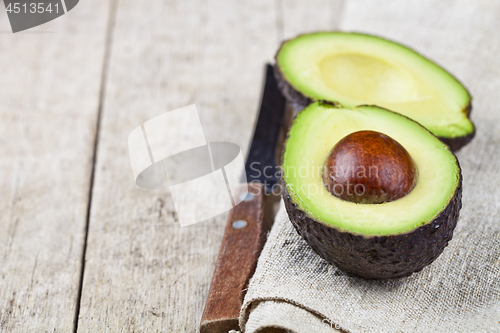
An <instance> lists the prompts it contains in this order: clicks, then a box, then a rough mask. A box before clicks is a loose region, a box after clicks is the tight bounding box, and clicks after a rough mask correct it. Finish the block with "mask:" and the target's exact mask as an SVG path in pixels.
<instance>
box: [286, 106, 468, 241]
mask: <svg viewBox="0 0 500 333" xmlns="http://www.w3.org/2000/svg"><path fill="white" fill-rule="evenodd" d="M361 130H372V131H377V132H381V133H384V134H386V135H388V136H390V137H391V138H393V139H394V140H396V141H397V142H399V143H400V144H401V145H402V146H403V147H404V148H405V149H406V150H407V151H408V153H409V154H410V156H411V157H412V159H413V161H414V162H415V165H416V169H417V172H418V178H417V182H416V185H415V187H414V188H413V190H412V191H411V192H410V193H409V194H407V195H406V196H404V197H402V198H400V199H397V200H395V201H391V202H385V203H381V204H356V203H352V202H349V201H344V200H342V199H339V198H337V197H335V196H334V195H332V194H331V193H330V192H328V190H327V189H326V187H325V184H324V183H323V178H322V172H323V167H324V164H325V162H326V160H327V157H328V155H329V153H330V151H331V149H332V148H333V147H334V146H335V144H336V143H337V142H338V141H340V140H341V139H342V138H344V137H345V136H347V135H348V134H350V133H353V132H357V131H361ZM282 162H283V163H282V171H283V181H284V183H285V185H286V189H287V191H288V193H289V195H290V198H291V200H292V202H293V203H295V204H296V205H298V207H299V209H301V210H302V211H304V212H305V213H306V214H307V215H308V216H309V217H311V218H313V219H315V220H316V221H319V222H322V223H323V224H327V225H329V226H333V227H335V228H337V229H339V230H342V231H348V232H351V233H354V234H361V235H364V236H372V235H384V236H385V235H396V234H401V233H405V232H409V231H412V230H414V229H415V228H417V227H419V226H421V225H424V224H426V223H428V222H432V221H433V219H434V218H436V216H438V215H439V213H440V212H441V211H443V210H444V209H445V208H446V207H447V205H448V204H449V202H450V200H451V199H452V198H453V196H454V194H455V191H456V190H457V188H458V186H459V182H460V167H459V165H458V162H457V160H456V158H455V155H454V154H453V153H451V152H450V150H449V148H448V147H447V146H446V145H445V144H444V143H442V142H441V141H439V140H438V139H437V138H436V137H435V136H434V135H432V134H431V133H429V132H428V131H427V130H426V129H425V128H423V127H422V126H421V125H419V124H418V123H416V122H414V121H412V120H410V119H408V118H406V117H404V116H401V115H399V114H397V113H394V112H391V111H388V110H385V109H382V108H379V107H375V106H358V107H355V108H353V109H347V108H338V107H335V106H333V105H331V104H327V103H321V102H315V103H312V104H310V105H309V106H308V107H307V108H305V109H304V110H302V111H301V112H299V114H298V115H297V117H296V118H295V120H294V123H293V125H292V127H291V129H290V131H289V134H288V139H287V141H286V143H285V148H284V151H283V161H282ZM351 171H352V170H350V171H349V172H351ZM354 171H355V172H365V174H366V175H368V173H369V172H370V170H367V169H365V170H361V169H358V170H354Z"/></svg>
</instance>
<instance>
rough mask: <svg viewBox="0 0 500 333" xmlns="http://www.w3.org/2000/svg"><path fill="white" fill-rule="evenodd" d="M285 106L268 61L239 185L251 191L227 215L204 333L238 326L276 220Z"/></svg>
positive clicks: (206, 312) (204, 320) (202, 332)
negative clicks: (270, 231)
mask: <svg viewBox="0 0 500 333" xmlns="http://www.w3.org/2000/svg"><path fill="white" fill-rule="evenodd" d="M286 109H287V108H286V102H285V98H284V97H283V95H282V94H281V92H280V90H279V88H278V85H277V82H276V80H275V78H274V75H273V66H272V65H269V64H268V65H266V74H265V81H264V90H263V93H262V98H261V103H260V110H259V116H258V119H257V123H256V125H255V130H254V134H253V138H252V142H251V145H250V149H249V152H248V156H247V160H246V163H245V174H246V177H244V178H243V179H242V180H243V181H246V184H242V185H241V189H244V188H246V187H247V188H248V194H247V195H246V197H245V199H244V200H243V201H242V202H241V203H239V204H238V205H236V206H235V207H233V209H232V210H231V211H230V213H229V217H228V221H227V224H226V228H225V232H224V236H223V239H222V244H221V248H220V250H219V256H218V258H217V264H216V266H215V270H214V274H213V277H212V282H211V285H210V290H209V292H208V297H207V301H206V304H205V309H204V311H203V315H202V318H201V322H200V333H222V332H224V333H227V332H228V331H230V330H239V325H238V317H239V314H240V309H241V306H242V304H243V298H244V296H245V290H246V288H247V286H248V281H249V280H250V278H251V277H252V275H253V273H254V271H255V268H256V266H257V260H258V258H259V255H260V252H261V251H262V248H263V246H264V243H265V241H266V236H267V233H268V231H269V230H270V228H271V226H272V224H273V222H274V216H275V215H276V211H277V206H278V202H279V194H280V193H281V191H280V189H279V183H278V169H277V165H278V164H279V159H278V158H279V156H277V153H278V154H281V146H282V143H283V140H284V137H285V134H286V130H287V127H288V122H289V120H290V119H291V117H288V114H289V113H288V112H286ZM240 191H241V193H242V194H244V193H245V191H243V190H240ZM237 195H240V193H238V194H237Z"/></svg>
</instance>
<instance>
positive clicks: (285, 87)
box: [274, 65, 476, 152]
mask: <svg viewBox="0 0 500 333" xmlns="http://www.w3.org/2000/svg"><path fill="white" fill-rule="evenodd" d="M274 77H275V78H276V81H277V82H278V87H279V88H280V91H281V93H282V94H283V96H285V98H286V100H287V102H288V104H290V105H291V106H292V107H293V108H294V109H295V110H296V111H300V110H302V109H304V108H305V107H306V106H308V105H309V104H311V103H312V102H313V100H312V99H310V98H309V97H306V96H304V95H303V94H302V93H301V92H299V91H297V90H295V88H294V87H292V85H291V84H290V83H288V81H286V80H285V78H284V77H283V75H282V74H281V72H280V70H279V68H278V65H274ZM471 111H472V105H471V104H470V102H469V105H467V108H466V112H467V117H468V118H469V119H470V113H471ZM475 135H476V129H475V128H474V130H473V131H472V133H470V134H468V135H466V136H461V137H456V138H446V137H438V139H439V140H441V142H443V143H444V144H446V145H447V146H448V147H450V149H451V151H453V152H456V151H458V150H460V148H462V147H463V146H465V145H467V144H468V143H469V142H470V141H471V140H472V139H473V138H474V136H475Z"/></svg>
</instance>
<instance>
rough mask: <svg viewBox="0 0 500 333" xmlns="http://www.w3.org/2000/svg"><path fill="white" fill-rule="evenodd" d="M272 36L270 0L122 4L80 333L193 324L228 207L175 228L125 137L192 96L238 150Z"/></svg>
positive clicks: (210, 129) (217, 134)
mask: <svg viewBox="0 0 500 333" xmlns="http://www.w3.org/2000/svg"><path fill="white" fill-rule="evenodd" d="M276 40H277V37H276V35H275V13H274V5H273V3H272V2H269V1H252V2H235V1H217V2H206V1H170V2H166V1H154V2H148V5H147V6H146V5H145V3H144V2H141V1H134V0H128V1H126V0H123V1H119V3H118V11H117V15H116V22H115V27H114V33H113V39H112V47H111V58H110V67H109V75H108V81H107V84H106V95H105V99H104V104H103V113H102V123H101V125H102V126H101V133H100V140H99V145H98V156H97V164H96V175H95V185H94V190H93V195H92V198H93V201H92V207H91V219H90V226H89V228H90V229H89V236H88V245H87V254H86V267H85V275H84V281H83V290H82V300H81V309H80V318H79V324H78V331H80V332H195V331H197V330H198V327H199V322H200V319H201V315H202V311H203V307H204V305H205V300H206V296H207V293H208V288H209V285H210V280H211V276H212V273H213V269H214V266H215V261H216V258H217V254H218V251H219V247H220V244H221V239H222V235H223V233H224V225H225V221H226V217H227V215H224V216H220V217H219V218H217V219H213V220H211V221H207V222H202V223H198V224H195V225H192V226H188V227H185V228H181V227H180V225H179V223H178V221H177V219H176V214H175V210H174V206H173V202H172V199H171V197H170V194H169V193H168V191H162V190H144V189H140V188H138V187H136V186H135V184H134V182H133V175H132V171H131V167H130V162H129V157H128V149H127V137H128V135H129V133H130V132H131V131H132V130H133V129H134V128H135V127H136V126H138V125H140V124H141V123H143V122H144V121H146V120H148V119H151V118H153V117H154V116H156V115H159V114H162V113H164V112H166V111H170V110H174V109H176V108H179V107H182V106H186V105H189V104H192V103H195V104H196V105H197V108H198V111H199V113H200V117H201V121H202V125H203V126H204V129H205V135H206V136H207V140H208V141H230V142H234V143H237V144H239V145H240V147H242V149H243V154H244V155H246V150H247V145H248V142H249V140H250V137H251V134H252V130H253V125H254V122H255V117H256V115H257V109H258V104H259V98H260V94H261V89H262V87H261V84H262V79H263V75H264V64H265V62H266V61H269V60H270V59H271V58H272V56H273V53H274V51H275V48H276ZM170 130H175V127H173V128H171V129H170ZM179 134H182V133H179Z"/></svg>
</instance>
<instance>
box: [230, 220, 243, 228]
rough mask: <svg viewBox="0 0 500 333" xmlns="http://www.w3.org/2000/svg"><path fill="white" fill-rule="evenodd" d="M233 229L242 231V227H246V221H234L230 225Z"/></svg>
mask: <svg viewBox="0 0 500 333" xmlns="http://www.w3.org/2000/svg"><path fill="white" fill-rule="evenodd" d="M232 226H233V228H234V229H243V228H244V227H246V226H247V221H245V220H236V221H234V222H233V224H232Z"/></svg>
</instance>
